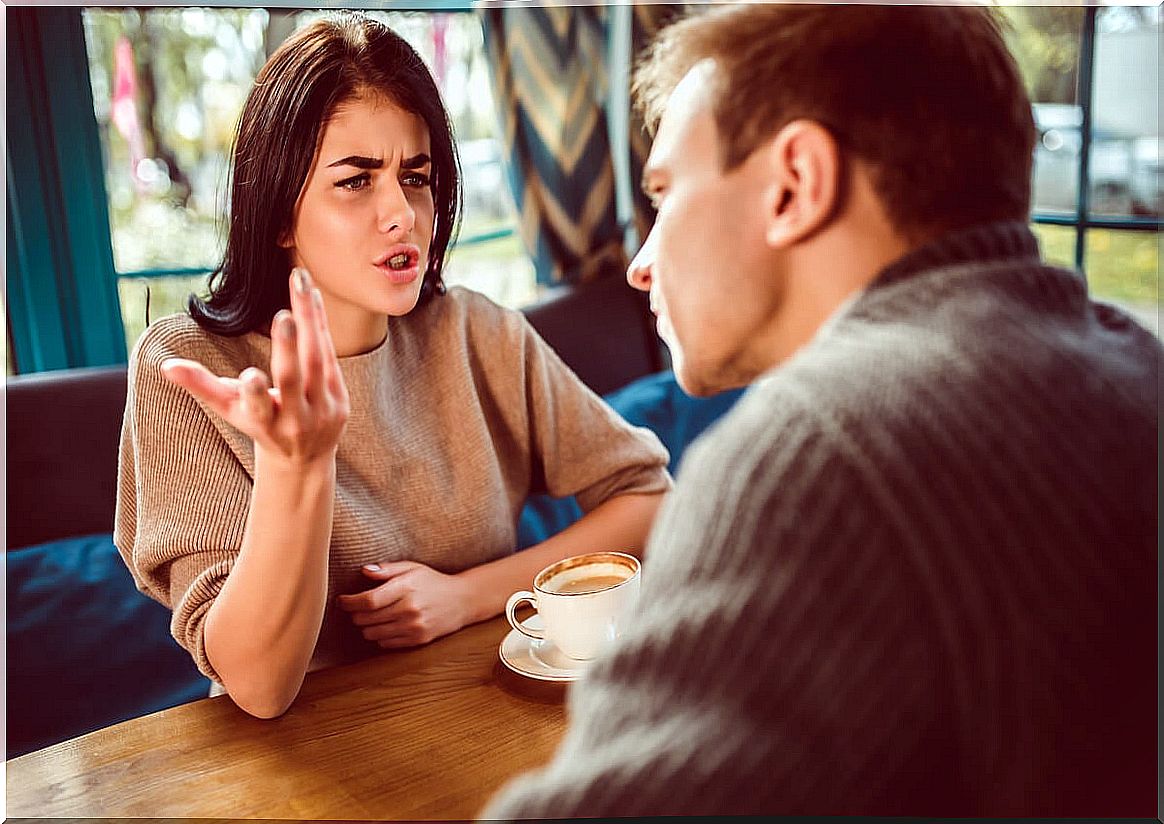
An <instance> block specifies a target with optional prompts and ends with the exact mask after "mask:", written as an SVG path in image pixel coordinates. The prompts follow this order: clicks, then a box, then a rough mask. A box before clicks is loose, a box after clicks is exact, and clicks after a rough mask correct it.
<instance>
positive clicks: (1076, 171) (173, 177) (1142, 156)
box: [4, 6, 1164, 374]
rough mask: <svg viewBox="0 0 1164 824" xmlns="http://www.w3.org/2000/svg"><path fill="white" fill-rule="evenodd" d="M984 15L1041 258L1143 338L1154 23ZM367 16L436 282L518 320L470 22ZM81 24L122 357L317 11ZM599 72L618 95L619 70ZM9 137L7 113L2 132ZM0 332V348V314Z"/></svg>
mask: <svg viewBox="0 0 1164 824" xmlns="http://www.w3.org/2000/svg"><path fill="white" fill-rule="evenodd" d="M1001 11H1002V13H1003V14H1004V15H1005V16H1006V18H1007V19H1008V21H1009V23H1010V32H1009V35H1008V37H1009V40H1010V43H1011V46H1012V49H1013V51H1014V52H1015V54H1016V56H1017V57H1018V60H1019V63H1020V66H1021V69H1022V72H1023V76H1024V78H1025V80H1026V83H1027V86H1028V88H1029V90H1030V93H1031V97H1032V100H1033V102H1034V116H1035V120H1036V123H1037V125H1038V130H1039V140H1038V144H1037V147H1036V151H1035V173H1034V180H1033V195H1034V204H1033V210H1032V224H1033V226H1034V228H1035V230H1036V232H1037V233H1038V235H1039V237H1040V239H1041V241H1042V244H1043V248H1044V252H1045V254H1046V256H1047V257H1048V258H1049V259H1051V260H1052V261H1055V262H1057V263H1061V264H1063V265H1065V266H1069V267H1072V268H1076V269H1079V270H1080V271H1081V272H1083V273H1084V275H1085V277H1086V278H1087V281H1088V283H1089V285H1090V288H1091V291H1092V293H1093V294H1094V295H1095V296H1097V297H1099V298H1102V299H1105V300H1110V301H1113V302H1115V303H1118V304H1120V305H1121V306H1123V307H1126V308H1127V309H1128V310H1129V311H1131V312H1132V313H1133V314H1135V315H1136V317H1137V318H1138V319H1139V320H1141V322H1143V323H1144V324H1146V325H1147V326H1149V327H1150V328H1151V329H1153V331H1155V332H1156V333H1157V334H1159V261H1160V251H1161V239H1160V217H1161V212H1162V211H1164V167H1162V164H1161V135H1160V109H1159V107H1160V94H1159V91H1160V90H1159V65H1160V50H1161V31H1162V28H1161V23H1162V14H1161V8H1160V6H1150V7H1128V6H1099V7H1095V6H1090V7H1084V6H1009V7H1005V8H1003V9H1002V10H1001ZM371 13H372V14H374V15H377V16H379V17H381V18H383V19H384V20H385V22H387V23H388V24H389V25H390V26H392V27H393V28H394V29H396V30H397V31H398V32H400V33H401V34H402V35H403V36H404V37H406V38H407V39H408V40H409V41H410V42H411V43H412V44H413V46H414V47H415V48H416V49H417V50H418V51H419V52H420V54H421V55H422V56H423V57H424V59H425V60H426V61H428V63H429V66H430V67H431V69H432V70H433V73H434V75H435V76H436V78H437V80H438V82H439V84H440V86H441V89H442V91H443V93H444V96H445V101H446V103H447V105H448V108H449V110H450V113H451V114H452V117H453V121H454V127H455V132H456V137H457V141H458V144H459V146H460V153H461V159H462V163H463V165H464V171H465V175H464V185H465V212H464V223H463V226H462V229H461V234H460V242H459V243H458V245H457V247H456V249H455V251H454V253H453V254H452V256H451V259H450V265H449V268H448V270H447V277H446V280H447V281H448V282H449V283H460V284H464V285H466V286H469V287H471V288H474V289H478V290H480V291H482V292H484V293H486V294H487V295H489V296H490V297H492V298H493V299H494V300H496V301H498V302H500V303H502V304H505V305H508V306H512V307H520V306H523V305H527V304H528V303H530V302H532V301H533V300H535V299H536V298H537V297H538V295H539V294H540V293H541V291H542V290H544V289H545V288H546V287H547V286H548V285H550V284H549V283H547V282H546V281H547V278H546V277H544V276H543V277H542V278H541V280H542V282H541V283H539V277H538V274H537V272H536V267H535V265H534V263H533V258H534V256H532V255H531V254H530V252H529V250H528V249H527V247H526V245H525V244H523V241H522V237H521V235H520V233H519V232H518V218H517V211H516V210H515V206H514V198H513V195H512V194H511V189H510V186H509V185H508V183H509V178H508V177H507V169H506V163H507V162H509V154H508V153H507V150H506V148H505V145H504V140H503V135H502V125H503V124H502V120H501V118H500V116H499V114H498V106H497V103H496V100H495V97H494V89H495V85H494V84H493V83H492V82H491V78H490V65H489V58H488V53H489V52H488V48H487V45H486V41H487V38H486V37H485V34H484V29H483V16H482V13H481V12H480V11H474V10H473V9H470V8H464V7H462V8H448V9H445V10H435V11H433V10H430V11H373V12H371ZM81 14H82V21H83V32H84V57H83V59H84V62H85V68H86V70H87V80H88V83H89V85H90V88H91V106H92V109H93V120H94V121H95V123H96V133H97V135H98V139H99V152H100V175H101V176H102V177H103V180H104V191H103V192H102V193H100V195H101V196H102V197H104V200H105V204H104V206H105V209H106V211H107V214H108V221H107V222H108V236H109V243H110V245H111V247H112V254H113V267H114V269H115V273H116V282H117V300H118V302H119V306H118V307H116V308H117V309H118V310H119V313H120V322H121V325H122V327H123V330H124V335H125V343H126V346H127V348H128V347H130V346H132V344H133V342H134V341H135V340H136V338H137V337H138V335H140V333H141V331H142V330H143V329H144V328H145V325H146V322H147V303H148V315H149V316H151V317H154V318H156V317H160V316H162V315H164V314H168V313H171V312H175V311H181V310H182V308H183V307H184V304H185V300H186V297H187V295H188V294H190V293H191V292H196V293H204V291H205V288H206V282H207V278H208V276H209V274H210V272H211V271H212V270H213V268H214V267H215V266H217V265H218V263H219V261H220V257H221V253H222V249H223V220H222V217H223V215H224V214H225V210H226V207H227V203H226V202H225V201H226V197H227V191H228V190H227V166H228V158H229V154H230V149H231V142H232V139H233V135H234V129H235V124H236V120H237V118H238V115H239V112H240V110H241V107H242V103H243V100H244V98H245V96H246V94H247V91H248V90H249V88H250V84H251V82H252V80H253V78H254V76H255V74H256V73H257V71H258V70H259V68H260V67H261V66H262V64H263V63H264V61H265V60H266V58H267V56H268V55H269V54H270V53H271V52H272V51H273V50H274V48H276V47H277V46H278V44H279V43H280V42H282V40H283V39H284V38H286V37H287V36H288V35H289V34H290V33H291V32H293V31H294V30H296V29H297V28H298V27H300V26H303V25H304V24H306V23H307V22H309V21H310V20H312V19H314V17H316V16H318V15H319V14H321V12H318V11H300V10H295V9H286V8H278V9H265V8H193V7H191V8H142V7H136V8H86V9H84V10H83V11H82V12H81ZM607 69H608V70H609V71H610V72H611V73H613V74H615V75H617V76H618V77H619V79H621V80H623V81H625V74H626V66H625V65H620V66H609V67H607ZM551 71H552V69H551ZM611 85H612V86H615V85H617V84H611ZM18 127H19V121H18V120H14V117H13V116H12V113H11V112H10V116H9V118H8V128H9V131H10V132H11V130H12V129H13V128H18ZM10 168H11V164H10ZM510 171H512V170H510ZM1084 181H1086V183H1084ZM632 185H636V184H634V182H633V181H632ZM636 188H637V185H636ZM9 190H10V191H11V185H10V189H9ZM9 224H10V228H9V236H10V240H11V239H12V235H13V231H14V229H13V228H12V225H11V221H10V222H9ZM16 240H17V241H19V240H20V238H19V237H17V238H16ZM5 319H6V332H7V330H8V329H10V327H11V321H12V318H9V317H8V306H7V303H6V312H5ZM8 339H9V335H8V334H6V335H5V336H4V340H5V343H6V344H7V343H9V340H8ZM24 360H26V361H27V362H22V359H21V358H19V357H17V358H14V357H13V350H12V347H11V346H8V347H7V355H6V363H7V368H8V373H9V374H11V373H13V371H30V370H35V369H36V368H38V366H37V365H36V364H35V363H33V362H32V361H31V360H29V359H24Z"/></svg>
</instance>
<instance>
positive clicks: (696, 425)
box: [517, 370, 744, 549]
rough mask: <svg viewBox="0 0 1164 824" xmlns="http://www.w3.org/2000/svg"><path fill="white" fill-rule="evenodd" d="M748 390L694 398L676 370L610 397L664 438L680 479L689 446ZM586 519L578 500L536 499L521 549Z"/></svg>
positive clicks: (521, 523) (524, 515) (522, 522)
mask: <svg viewBox="0 0 1164 824" xmlns="http://www.w3.org/2000/svg"><path fill="white" fill-rule="evenodd" d="M743 393H744V390H743V389H733V390H730V391H728V392H721V393H720V394H718V395H714V396H712V397H710V398H693V397H691V396H690V395H688V394H687V393H686V392H684V391H683V390H682V389H680V388H679V384H678V383H677V382H676V380H675V375H674V373H673V372H671V371H669V370H668V371H665V372H657V373H655V374H654V375H647V376H646V377H644V378H639V379H638V380H637V381H634V382H633V383H629V384H627V385H626V386H624V387H623V388H621V389H617V390H615V391H614V392H611V393H610V394H608V395H605V396H604V398H605V400H606V402H607V403H609V404H610V405H611V406H612V407H613V408H614V410H615V411H616V412H618V413H619V414H620V415H622V417H623V418H625V419H626V420H627V421H628V422H629V423H632V424H634V425H635V426H645V427H647V428H648V429H650V430H652V431H653V432H654V433H655V434H656V435H658V436H659V440H661V441H662V442H663V446H665V447H667V451H668V452H670V453H671V462H670V464H669V466H668V468H669V469H670V470H671V474H672V475H674V474H676V473H677V472H678V471H679V464H680V462H681V460H682V457H683V453H684V451H685V450H686V449H687V447H688V446H689V445H690V444H691V442H692V441H694V440H695V439H696V438H697V437H699V435H700V434H702V432H703V431H704V430H705V429H707V427H709V426H711V424H712V423H714V422H715V421H716V420H718V419H719V418H720V417H721V416H723V415H724V414H725V413H726V412H727V411H728V410H729V409H731V408H732V406H733V405H735V402H736V401H737V400H739V397H740V395H742V394H743ZM580 517H582V510H581V509H580V508H579V506H578V502H577V501H575V500H574V498H573V497H569V498H552V497H550V496H549V495H535V496H532V497H531V498H530V499H529V500H528V501H526V505H525V507H524V508H523V509H522V511H521V515H520V517H519V518H518V523H517V546H518V548H519V549H525V548H526V547H528V546H532V545H533V544H536V543H540V542H541V541H544V540H545V539H546V538H549V537H550V536H551V535H556V534H557V533H559V532H561V531H562V530H563V529H565V528H566V527H568V526H569V525H570V524H572V523H574V521H576V520H578V519H579V518H580Z"/></svg>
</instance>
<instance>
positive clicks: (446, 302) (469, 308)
mask: <svg viewBox="0 0 1164 824" xmlns="http://www.w3.org/2000/svg"><path fill="white" fill-rule="evenodd" d="M433 304H434V305H433V306H431V307H430V308H431V309H432V310H435V311H434V312H433V317H434V320H435V321H436V322H437V324H438V325H441V326H446V327H447V326H455V327H457V328H459V329H460V330H462V333H463V334H464V336H465V337H466V339H467V340H468V342H469V343H481V342H486V341H497V339H498V337H499V336H502V337H507V338H520V337H522V336H523V335H524V334H525V327H526V320H525V315H523V314H522V313H521V312H519V311H517V310H516V309H509V308H507V307H505V306H501V305H500V304H498V303H495V302H494V301H493V300H492V299H491V298H489V297H488V296H487V295H483V294H482V293H480V292H476V291H474V290H472V289H467V288H465V287H464V286H451V287H449V289H448V290H447V291H446V292H445V294H444V295H442V296H440V297H437V298H435V299H434V300H433Z"/></svg>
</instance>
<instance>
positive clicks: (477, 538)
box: [114, 288, 671, 681]
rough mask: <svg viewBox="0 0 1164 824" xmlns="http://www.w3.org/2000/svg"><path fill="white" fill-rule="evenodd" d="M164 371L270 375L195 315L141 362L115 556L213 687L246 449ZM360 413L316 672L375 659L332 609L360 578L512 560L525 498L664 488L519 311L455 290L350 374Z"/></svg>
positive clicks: (353, 421)
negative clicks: (187, 368) (180, 368)
mask: <svg viewBox="0 0 1164 824" xmlns="http://www.w3.org/2000/svg"><path fill="white" fill-rule="evenodd" d="M169 357H182V358H190V359H193V360H197V361H200V362H201V363H203V364H205V365H206V366H207V368H209V369H210V370H211V371H212V372H214V373H215V374H218V375H227V376H232V377H233V376H237V375H238V373H239V372H241V371H242V370H243V369H245V368H246V367H248V366H258V367H260V368H262V369H264V370H266V369H268V368H269V363H270V339H269V338H268V337H266V336H264V335H261V334H258V333H250V334H247V335H243V336H241V337H220V336H217V335H212V334H209V333H207V332H205V331H203V330H202V329H201V328H200V327H198V326H197V325H196V324H195V323H194V321H193V320H192V319H191V318H189V317H188V316H185V315H173V316H170V317H166V318H163V319H161V320H158V321H157V322H156V323H154V324H153V325H152V326H150V327H149V329H147V330H146V332H145V334H143V335H142V337H141V338H140V340H139V341H138V342H137V344H136V346H135V347H134V351H133V354H132V356H131V358H130V367H129V393H128V394H129V397H128V400H127V404H126V411H125V421H124V424H123V428H122V436H121V454H120V479H119V484H118V495H117V514H116V520H115V524H114V542H115V543H116V544H117V547H118V549H119V550H120V552H121V554H122V557H123V558H124V559H125V562H126V564H127V565H128V566H129V568H130V570H131V572H132V573H133V576H134V579H135V580H136V582H137V586H138V588H139V589H141V590H142V591H143V592H145V593H146V594H147V595H150V596H151V597H153V598H155V599H157V600H158V601H160V602H161V603H163V604H165V605H166V606H168V607H170V608H171V609H172V610H173V613H174V615H173V620H172V623H171V632H172V633H173V635H174V637H175V638H176V639H177V641H178V643H180V644H181V645H182V646H183V647H184V648H186V649H187V650H188V651H189V652H190V654H191V655H192V656H193V658H194V660H195V662H196V663H197V664H198V667H199V669H200V670H201V671H202V672H203V673H205V674H206V675H207V676H208V677H209V678H211V679H213V680H215V681H218V678H217V676H216V674H215V672H214V670H213V668H212V667H211V665H210V662H209V661H208V660H207V658H206V652H205V646H204V642H203V621H204V619H205V617H206V614H207V611H208V610H209V608H210V605H211V604H212V603H213V601H214V598H215V597H216V595H217V594H218V592H219V591H220V589H221V587H222V585H223V583H224V582H225V580H226V577H227V576H228V575H229V574H230V571H231V567H232V566H233V564H234V561H235V558H236V557H237V556H238V552H239V548H240V546H241V544H242V537H243V525H244V523H245V521H246V515H247V509H248V506H249V502H250V493H251V487H252V483H253V477H254V449H253V445H252V442H251V440H250V438H248V437H247V436H245V435H243V434H242V433H241V432H239V431H238V430H236V429H234V428H233V427H231V426H230V425H229V424H227V423H226V422H225V421H224V420H223V419H221V418H220V417H219V416H217V415H215V414H214V413H212V412H210V411H209V410H208V409H207V408H206V407H204V406H203V405H201V404H200V403H199V402H198V401H197V400H195V399H194V398H193V397H192V396H191V395H190V394H188V393H187V392H186V391H185V390H184V389H181V388H180V387H177V386H175V385H173V384H171V383H169V382H168V381H167V380H166V379H165V378H163V377H162V374H161V371H160V365H161V363H162V362H163V361H164V360H165V359H166V358H169ZM340 368H341V370H342V372H343V375H344V380H345V381H346V382H347V387H348V392H349V394H350V396H351V401H352V404H351V405H352V412H351V415H350V418H349V420H348V423H347V426H346V427H345V429H344V433H343V436H342V438H341V440H340V443H339V448H338V452H337V458H336V500H335V516H334V525H333V529H332V539H331V553H330V560H329V564H328V603H329V607H328V610H327V612H326V614H325V616H324V620H323V627H322V629H321V631H320V636H319V641H318V644H317V646H316V649H315V654H314V656H313V658H312V661H311V665H310V669H312V670H315V669H319V668H322V667H325V666H331V665H334V664H337V663H342V662H345V661H349V660H353V659H355V658H358V657H362V656H364V655H368V654H373V653H375V652H377V651H378V647H376V646H375V645H374V644H371V643H369V642H367V641H365V640H364V639H363V638H362V637H361V636H360V634H359V632H358V631H357V630H356V628H355V627H354V626H353V625H352V623H351V620H350V618H349V617H348V616H347V615H345V614H344V613H343V612H342V611H341V610H339V609H338V608H337V607H336V606H335V596H336V595H337V594H340V593H351V592H358V591H360V590H363V589H367V588H368V582H367V579H366V578H365V577H364V576H363V575H361V574H360V567H361V566H362V565H363V564H367V563H371V562H374V561H375V562H385V561H396V560H414V561H419V562H421V563H425V564H428V565H430V566H432V567H433V568H435V569H437V570H439V571H441V572H445V573H454V572H459V571H461V570H464V569H467V568H469V567H473V566H476V565H478V564H482V563H485V562H487V561H491V560H494V559H497V558H500V557H503V556H505V555H508V554H510V553H512V552H513V551H514V546H515V532H516V522H517V517H518V514H519V512H520V510H521V507H522V505H523V502H524V501H525V499H526V497H527V496H528V495H530V494H534V493H541V492H548V493H549V494H552V495H555V496H566V495H571V494H574V495H576V496H577V499H578V503H579V505H580V506H581V507H582V509H583V511H589V510H591V509H593V508H594V507H595V506H597V505H598V504H600V503H602V502H603V501H605V500H607V499H608V498H610V497H612V496H615V495H618V494H622V493H629V492H637V493H647V492H661V491H665V490H666V489H668V488H669V487H670V483H671V481H670V477H669V475H668V474H667V470H666V465H667V459H668V455H667V451H666V450H665V449H664V448H663V446H662V444H661V443H660V442H659V440H658V439H657V438H656V437H655V436H654V435H653V434H652V433H651V432H650V431H649V430H646V429H641V428H635V427H632V426H630V425H629V424H627V423H625V422H624V421H623V420H622V419H621V418H620V417H619V416H618V415H617V414H616V413H615V412H614V411H612V410H611V409H610V408H609V407H608V406H607V405H606V404H605V403H604V402H603V401H602V399H601V398H599V397H598V396H597V395H595V394H594V393H593V392H591V391H590V390H589V389H587V388H586V386H585V385H584V384H582V383H581V381H579V380H578V378H577V377H576V376H575V375H574V374H573V373H572V372H571V371H570V369H569V368H568V367H567V366H565V365H564V364H563V363H562V362H561V360H560V359H559V358H558V357H557V356H556V355H555V354H554V352H553V350H551V349H550V347H549V346H548V345H547V344H546V343H545V342H544V341H543V340H542V339H541V338H540V337H538V335H537V333H536V332H535V331H534V330H533V328H532V327H531V326H530V325H529V323H528V322H527V321H526V320H525V318H524V316H523V315H522V314H520V313H519V312H514V311H511V310H508V309H503V308H501V307H499V306H497V305H495V304H494V303H492V302H491V301H490V300H488V299H487V298H485V297H484V296H482V295H479V294H477V293H474V292H471V291H468V290H465V289H461V288H453V289H450V290H449V292H448V293H447V294H446V295H444V296H438V297H435V298H434V299H433V300H432V301H431V302H430V303H428V304H427V305H425V306H423V307H421V308H419V309H417V310H415V311H414V312H412V313H410V314H409V315H406V316H404V317H400V318H392V319H391V320H390V322H389V330H388V336H387V338H386V339H385V341H384V343H382V344H381V345H380V346H379V347H377V348H376V349H375V350H373V351H371V352H368V353H366V354H363V355H356V356H353V357H349V358H341V359H340Z"/></svg>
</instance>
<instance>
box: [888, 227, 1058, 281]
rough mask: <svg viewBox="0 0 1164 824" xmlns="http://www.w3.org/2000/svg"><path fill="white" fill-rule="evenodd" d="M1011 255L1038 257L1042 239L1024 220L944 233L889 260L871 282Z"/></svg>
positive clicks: (1006, 257)
mask: <svg viewBox="0 0 1164 824" xmlns="http://www.w3.org/2000/svg"><path fill="white" fill-rule="evenodd" d="M1008 258H1015V259H1033V260H1034V261H1038V260H1039V242H1038V240H1037V239H1036V238H1035V236H1034V234H1032V233H1031V230H1030V228H1029V227H1028V226H1027V224H1025V223H1023V222H1021V221H1000V222H998V223H984V224H980V225H978V226H973V227H971V228H968V229H961V230H957V231H954V232H950V233H948V234H944V235H942V236H940V237H938V238H935V239H934V240H932V241H930V242H928V243H926V244H924V245H922V246H919V247H918V248H916V249H914V250H912V251H910V252H907V253H906V254H905V255H903V256H902V257H900V258H898V259H897V260H895V261H894V262H893V263H890V264H889V265H888V266H886V267H885V268H884V269H882V270H881V273H880V274H878V275H877V277H875V278H874V279H873V282H872V283H871V284H870V286H871V287H874V288H875V287H879V286H885V285H888V284H890V283H896V282H897V281H900V280H904V279H905V278H908V277H910V276H912V275H914V274H917V273H918V272H922V271H926V270H928V269H937V268H942V267H946V266H957V265H958V264H963V263H985V262H989V261H997V260H1004V259H1008Z"/></svg>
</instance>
